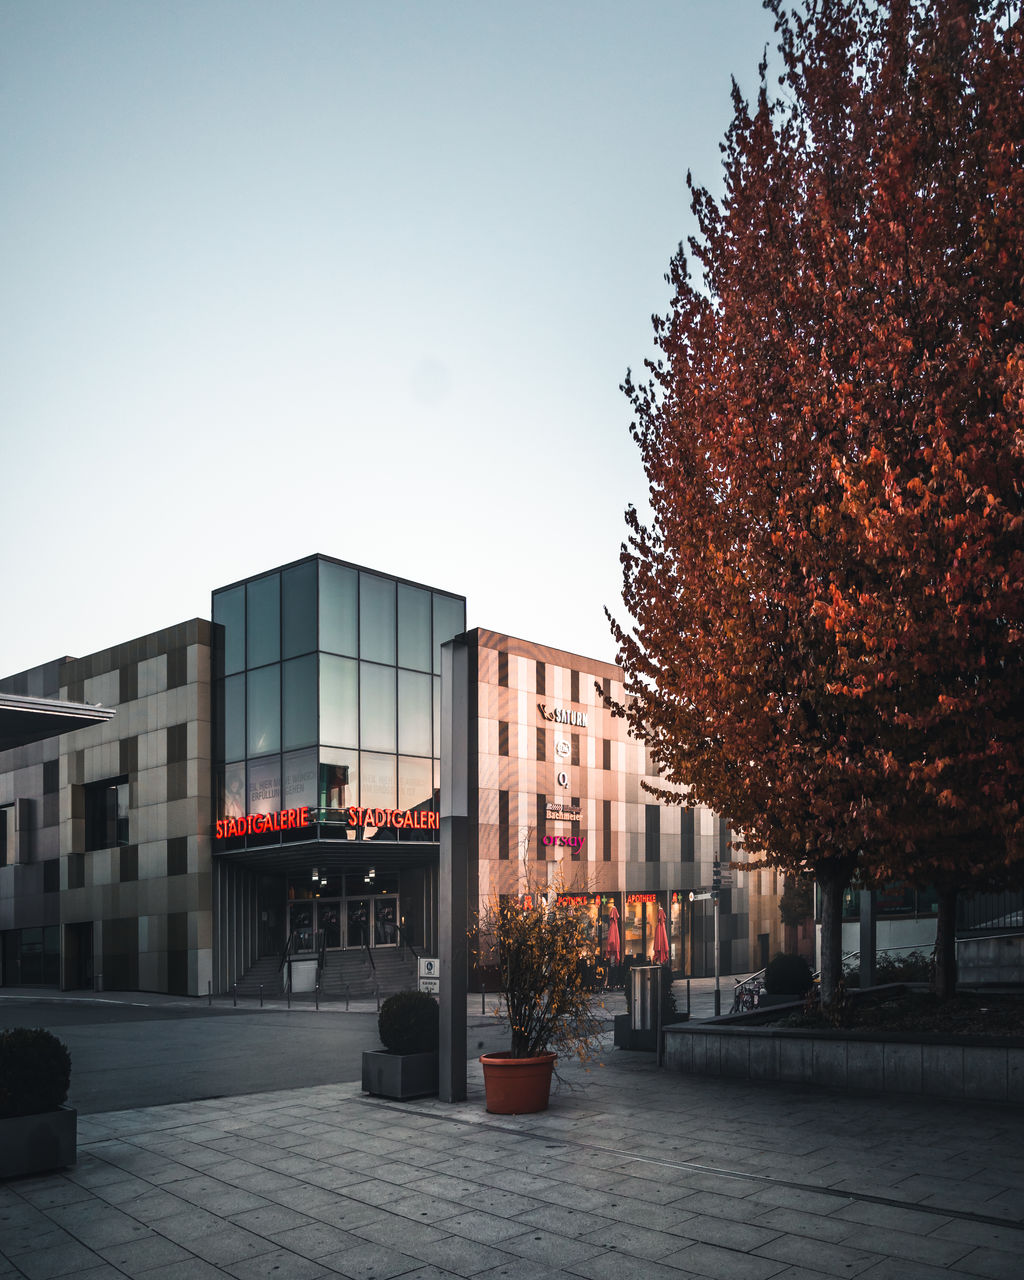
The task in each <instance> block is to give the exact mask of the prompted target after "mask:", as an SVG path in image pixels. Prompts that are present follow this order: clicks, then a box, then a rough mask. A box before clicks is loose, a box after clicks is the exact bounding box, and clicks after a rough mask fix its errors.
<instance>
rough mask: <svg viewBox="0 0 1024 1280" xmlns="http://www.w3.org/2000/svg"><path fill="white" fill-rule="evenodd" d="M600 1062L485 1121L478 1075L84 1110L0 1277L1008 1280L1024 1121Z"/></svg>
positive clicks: (1023, 1259) (27, 1210) (1, 1225)
mask: <svg viewBox="0 0 1024 1280" xmlns="http://www.w3.org/2000/svg"><path fill="white" fill-rule="evenodd" d="M336 1016H338V1017H343V1016H344V1015H343V1014H338V1015H336ZM603 1060H604V1063H605V1065H603V1066H592V1067H591V1069H590V1071H589V1072H585V1071H584V1070H583V1069H581V1068H579V1067H573V1068H571V1069H570V1070H568V1071H567V1072H566V1077H567V1079H566V1084H564V1085H561V1086H559V1087H558V1088H557V1089H556V1092H555V1094H554V1096H553V1099H552V1105H551V1108H550V1110H549V1111H548V1112H546V1113H544V1114H542V1115H538V1116H529V1117H508V1118H506V1117H498V1116H490V1115H488V1114H487V1112H486V1111H485V1109H484V1102H483V1086H482V1080H481V1076H480V1069H479V1065H478V1064H476V1063H473V1064H471V1068H470V1088H469V1099H468V1101H467V1102H465V1103H463V1104H459V1105H455V1106H452V1105H446V1104H443V1103H441V1102H439V1101H437V1100H436V1099H428V1100H422V1101H418V1102H411V1103H393V1102H386V1101H381V1100H373V1099H370V1098H368V1097H366V1096H364V1095H363V1094H362V1092H361V1090H360V1086H359V1084H358V1082H351V1083H336V1084H325V1085H319V1086H316V1087H310V1088H302V1089H286V1090H278V1091H271V1092H262V1093H258V1094H245V1095H242V1096H238V1097H225V1098H215V1099H208V1100H205V1101H189V1102H183V1103H177V1104H174V1105H166V1106H152V1107H145V1108H138V1109H134V1110H124V1111H108V1112H105V1113H98V1114H91V1115H86V1116H82V1117H80V1128H79V1160H78V1164H77V1166H76V1167H74V1168H72V1169H69V1170H67V1171H65V1172H63V1173H57V1174H51V1175H48V1176H45V1177H38V1178H31V1179H22V1180H16V1181H12V1182H7V1183H3V1184H0V1277H8V1276H25V1277H29V1280H50V1278H51V1277H57V1276H74V1277H76V1280H78V1278H80V1280H115V1278H117V1277H123V1276H132V1277H136V1276H137V1277H145V1278H146V1280H206V1278H207V1277H215V1276H233V1277H236V1278H237V1280H248V1278H250V1277H251V1278H256V1277H277V1278H278V1280H290V1278H295V1280H300V1278H303V1280H314V1278H315V1277H327V1276H338V1275H341V1276H347V1277H351V1278H352V1280H389V1277H396V1276H402V1277H405V1278H406V1280H413V1278H414V1277H415V1278H420V1280H443V1278H444V1277H470V1276H472V1277H481V1278H483V1280H488V1278H493V1280H497V1278H498V1277H501V1278H502V1280H518V1278H519V1277H522V1280H546V1278H548V1277H553V1276H565V1277H590V1278H592V1280H624V1278H626V1280H628V1278H630V1277H634V1276H635V1277H639V1278H643V1280H685V1277H687V1276H700V1277H713V1278H715V1280H770V1278H771V1280H774V1278H776V1277H777V1278H778V1280H813V1278H817V1277H823V1276H831V1277H834V1276H860V1277H865V1280H926V1278H927V1280H939V1278H940V1277H951V1276H978V1277H988V1278H990V1280H1019V1278H1020V1277H1021V1276H1022V1275H1024V1141H1022V1139H1024V1112H1021V1111H1019V1110H1018V1111H1014V1110H1005V1109H999V1108H996V1107H992V1106H988V1105H980V1104H974V1105H970V1104H967V1105H965V1104H963V1103H952V1102H949V1103H945V1102H935V1101H927V1102H925V1101H921V1100H917V1099H913V1098H904V1099H896V1100H894V1099H892V1098H885V1099H882V1098H875V1097H855V1096H843V1095H839V1094H836V1093H832V1092H828V1091H825V1090H815V1091H808V1090H802V1091H798V1090H793V1089H789V1088H785V1087H782V1088H780V1087H768V1086H756V1085H753V1086H752V1085H750V1084H749V1083H746V1082H741V1081H735V1080H716V1079H694V1078H686V1077H682V1076H678V1075H673V1074H670V1073H667V1072H665V1071H664V1070H659V1069H658V1068H657V1067H656V1065H655V1063H654V1059H653V1055H649V1054H634V1053H624V1052H622V1051H620V1050H612V1049H611V1048H608V1050H607V1051H606V1052H605V1053H604V1054H603Z"/></svg>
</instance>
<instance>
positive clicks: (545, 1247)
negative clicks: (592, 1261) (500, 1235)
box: [501, 1231, 606, 1268]
mask: <svg viewBox="0 0 1024 1280" xmlns="http://www.w3.org/2000/svg"><path fill="white" fill-rule="evenodd" d="M501 1247H502V1249H504V1250H506V1251H507V1252H509V1253H514V1254H517V1255H518V1256H519V1257H522V1258H530V1259H531V1260H532V1261H534V1262H537V1263H539V1264H540V1265H541V1266H545V1267H554V1268H557V1267H564V1266H567V1265H568V1264H570V1263H572V1262H578V1261H579V1260H581V1259H583V1258H592V1257H594V1256H595V1255H596V1254H599V1253H604V1252H606V1250H605V1249H604V1247H603V1246H601V1245H596V1244H591V1243H589V1242H587V1241H586V1240H567V1239H566V1238H565V1237H564V1236H560V1235H555V1234H554V1232H551V1231H528V1232H526V1233H525V1234H524V1235H521V1236H512V1237H510V1238H509V1239H508V1240H503V1241H502V1242H501Z"/></svg>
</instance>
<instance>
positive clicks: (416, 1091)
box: [363, 1049, 438, 1102]
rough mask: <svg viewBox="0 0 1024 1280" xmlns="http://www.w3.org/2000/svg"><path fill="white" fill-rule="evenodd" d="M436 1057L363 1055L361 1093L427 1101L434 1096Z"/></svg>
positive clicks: (378, 1052)
mask: <svg viewBox="0 0 1024 1280" xmlns="http://www.w3.org/2000/svg"><path fill="white" fill-rule="evenodd" d="M437 1080H438V1055H437V1054H436V1053H389V1052H388V1050H386V1049H380V1050H366V1051H365V1052H364V1053H363V1091H364V1092H365V1093H369V1094H372V1095H373V1096H374V1097H376V1098H394V1099H397V1100H398V1101H399V1102H405V1101H406V1100H407V1099H409V1098H426V1097H430V1096H431V1095H433V1094H436V1093H437Z"/></svg>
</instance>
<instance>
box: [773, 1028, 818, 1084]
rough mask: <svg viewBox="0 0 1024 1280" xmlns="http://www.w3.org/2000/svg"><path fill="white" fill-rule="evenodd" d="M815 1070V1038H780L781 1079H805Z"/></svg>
mask: <svg viewBox="0 0 1024 1280" xmlns="http://www.w3.org/2000/svg"><path fill="white" fill-rule="evenodd" d="M813 1070H814V1042H813V1040H805V1039H799V1040H790V1039H788V1038H786V1039H781V1038H780V1040H779V1079H780V1080H797V1081H805V1080H810V1079H812V1072H813Z"/></svg>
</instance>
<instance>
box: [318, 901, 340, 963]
mask: <svg viewBox="0 0 1024 1280" xmlns="http://www.w3.org/2000/svg"><path fill="white" fill-rule="evenodd" d="M316 927H317V929H318V931H319V932H320V934H321V935H322V936H323V943H324V946H325V947H326V948H327V950H328V951H332V950H337V949H338V947H340V946H341V903H340V902H339V901H337V900H336V899H334V900H332V899H330V898H327V899H323V898H321V899H319V901H318V902H317V904H316Z"/></svg>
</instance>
